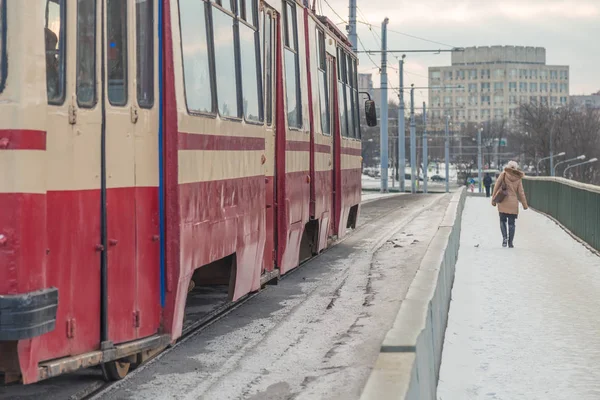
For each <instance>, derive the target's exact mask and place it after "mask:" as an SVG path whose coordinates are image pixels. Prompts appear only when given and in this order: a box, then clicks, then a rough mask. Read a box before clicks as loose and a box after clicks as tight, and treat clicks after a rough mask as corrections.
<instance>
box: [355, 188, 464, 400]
mask: <svg viewBox="0 0 600 400" xmlns="http://www.w3.org/2000/svg"><path fill="white" fill-rule="evenodd" d="M465 198H466V189H465V188H464V187H463V188H461V189H460V190H459V191H457V192H455V193H454V195H453V197H452V200H451V201H450V204H449V205H448V208H447V209H446V214H445V215H444V219H443V221H442V223H441V224H440V226H439V227H438V231H437V233H436V234H435V235H434V237H433V239H432V241H431V243H430V244H429V248H428V249H427V252H426V253H425V256H424V257H423V260H422V261H421V264H420V266H419V269H418V271H417V273H416V275H415V278H414V280H413V282H412V283H411V285H410V288H409V290H408V293H407V294H406V298H405V299H404V300H403V301H402V304H401V305H400V310H399V311H398V314H397V315H396V319H395V320H394V324H393V326H392V328H391V329H390V330H389V331H388V332H387V334H386V336H385V338H384V340H383V343H382V344H381V350H380V353H379V356H378V358H377V361H376V363H375V365H374V367H373V370H372V371H371V375H370V376H369V379H368V381H367V384H366V386H365V388H364V389H363V392H362V394H361V400H386V399H410V400H413V399H414V400H428V399H431V400H434V399H435V398H436V391H437V383H438V378H439V373H440V365H441V361H442V346H443V343H444V334H445V332H446V325H447V322H448V310H449V308H450V295H451V292H452V284H453V283H454V271H455V265H456V260H457V258H458V248H459V245H460V229H461V217H462V211H463V208H464V204H465Z"/></svg>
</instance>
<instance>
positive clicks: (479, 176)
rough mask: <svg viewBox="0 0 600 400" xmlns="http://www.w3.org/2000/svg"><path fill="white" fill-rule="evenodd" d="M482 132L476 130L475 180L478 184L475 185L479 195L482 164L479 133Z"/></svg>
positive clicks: (480, 129)
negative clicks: (476, 179) (477, 187)
mask: <svg viewBox="0 0 600 400" xmlns="http://www.w3.org/2000/svg"><path fill="white" fill-rule="evenodd" d="M482 130H483V128H479V129H478V130H477V178H478V179H479V182H478V184H477V186H479V193H481V183H482V182H481V180H482V179H483V178H482V175H481V172H482V171H481V164H482V160H481V131H482Z"/></svg>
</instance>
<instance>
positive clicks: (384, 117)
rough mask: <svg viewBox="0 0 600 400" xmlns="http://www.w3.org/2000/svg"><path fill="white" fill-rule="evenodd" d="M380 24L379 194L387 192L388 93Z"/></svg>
mask: <svg viewBox="0 0 600 400" xmlns="http://www.w3.org/2000/svg"><path fill="white" fill-rule="evenodd" d="M388 21H389V19H388V18H387V17H386V18H385V19H384V20H383V22H382V23H381V131H380V132H381V133H380V140H381V155H380V158H381V193H387V192H388V91H387V84H388V82H387V51H386V50H387V24H388Z"/></svg>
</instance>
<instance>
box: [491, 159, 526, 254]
mask: <svg viewBox="0 0 600 400" xmlns="http://www.w3.org/2000/svg"><path fill="white" fill-rule="evenodd" d="M518 168H519V165H518V164H517V163H516V162H515V161H510V162H509V163H508V164H507V166H506V168H504V172H502V173H501V174H500V176H499V177H498V179H497V180H496V185H495V186H494V193H493V194H492V205H493V206H494V207H495V206H496V204H497V205H498V212H499V213H500V230H501V231H502V247H506V245H507V244H508V247H510V248H513V247H514V246H513V239H514V238H515V220H516V219H517V216H518V215H519V201H521V204H523V209H525V210H527V208H528V206H527V198H526V197H525V191H524V190H523V182H522V179H523V176H524V175H525V174H524V173H523V172H521V171H519V169H518ZM507 223H508V234H507V229H506V224H507Z"/></svg>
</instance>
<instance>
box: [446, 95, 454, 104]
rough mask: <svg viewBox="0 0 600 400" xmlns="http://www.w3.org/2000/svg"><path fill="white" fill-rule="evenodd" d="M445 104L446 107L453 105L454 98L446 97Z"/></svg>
mask: <svg viewBox="0 0 600 400" xmlns="http://www.w3.org/2000/svg"><path fill="white" fill-rule="evenodd" d="M444 104H445V105H450V104H452V97H450V96H444Z"/></svg>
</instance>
